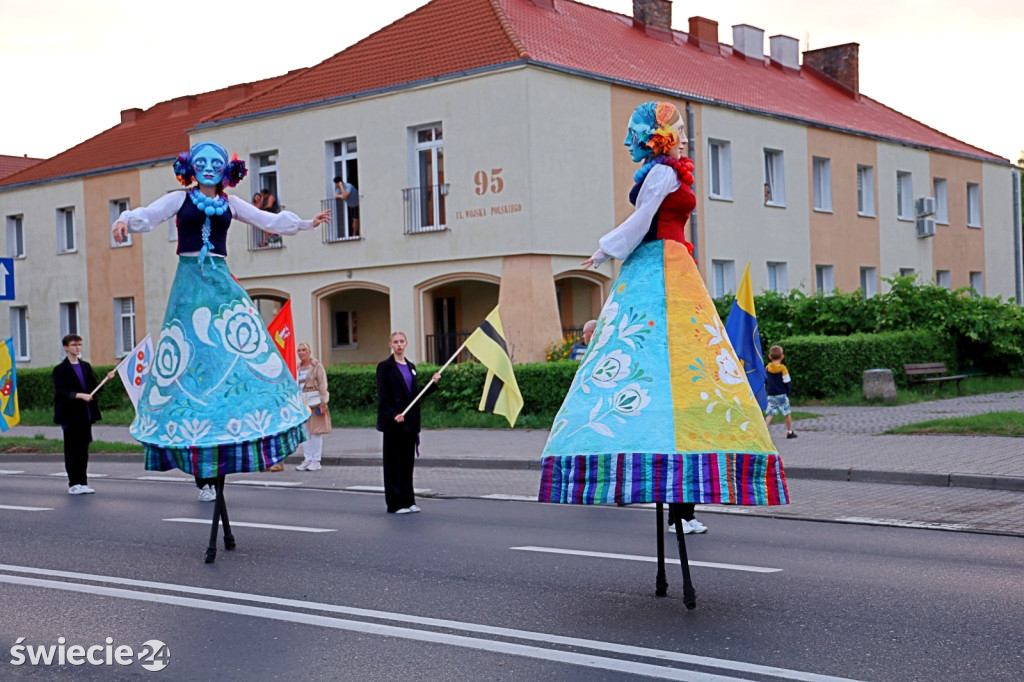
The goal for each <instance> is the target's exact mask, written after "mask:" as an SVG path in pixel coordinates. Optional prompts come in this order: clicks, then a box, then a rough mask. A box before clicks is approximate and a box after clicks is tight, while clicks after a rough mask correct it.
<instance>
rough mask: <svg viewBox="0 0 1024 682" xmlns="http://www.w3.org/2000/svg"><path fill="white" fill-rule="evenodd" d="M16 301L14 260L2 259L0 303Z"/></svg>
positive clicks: (0, 268)
mask: <svg viewBox="0 0 1024 682" xmlns="http://www.w3.org/2000/svg"><path fill="white" fill-rule="evenodd" d="M13 300H14V259H13V258H0V301H13Z"/></svg>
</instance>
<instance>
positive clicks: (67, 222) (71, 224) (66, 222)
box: [57, 206, 77, 253]
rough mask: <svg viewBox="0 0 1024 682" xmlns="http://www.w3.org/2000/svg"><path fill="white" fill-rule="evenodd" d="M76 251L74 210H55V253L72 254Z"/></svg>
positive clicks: (71, 208)
mask: <svg viewBox="0 0 1024 682" xmlns="http://www.w3.org/2000/svg"><path fill="white" fill-rule="evenodd" d="M76 249H77V244H76V241H75V209H74V207H73V206H72V207H68V208H58V209H57V253H73V252H74V251H75V250H76Z"/></svg>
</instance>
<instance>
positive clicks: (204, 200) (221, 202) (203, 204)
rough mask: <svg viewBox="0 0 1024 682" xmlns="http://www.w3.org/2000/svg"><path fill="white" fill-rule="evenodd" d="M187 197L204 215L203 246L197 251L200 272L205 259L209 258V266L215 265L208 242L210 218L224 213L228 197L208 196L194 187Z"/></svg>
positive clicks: (210, 244)
mask: <svg viewBox="0 0 1024 682" xmlns="http://www.w3.org/2000/svg"><path fill="white" fill-rule="evenodd" d="M188 198H189V199H191V200H192V204H193V205H194V206H195V207H196V208H197V209H199V211H200V212H201V213H203V214H204V215H205V216H206V220H205V221H204V222H203V232H202V236H203V248H202V249H200V251H199V272H202V271H203V262H204V261H205V260H207V259H209V261H210V266H211V267H214V268H215V267H217V262H216V261H215V260H214V259H213V257H212V256H210V251H211V250H212V249H213V244H212V243H210V218H211V216H215V215H224V212H225V211H227V210H228V199H227V197H226V196H224V195H223V194H218V195H217V196H215V197H208V196H206V195H205V194H203V193H202V192H200V191H199V190H198V189H195V188H193V189H192V190H190V191H189V193H188Z"/></svg>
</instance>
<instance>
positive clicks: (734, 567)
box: [509, 547, 782, 573]
mask: <svg viewBox="0 0 1024 682" xmlns="http://www.w3.org/2000/svg"><path fill="white" fill-rule="evenodd" d="M509 549H516V550H521V551H524V552H543V553H545V554H570V555H573V556H586V557H595V558H598V559H625V560H627V561H646V562H649V563H657V561H658V557H653V556H638V555H636V554H610V553H608V552H587V551H585V550H581V549H558V548H556V547H509ZM665 563H666V564H677V565H678V564H679V559H669V558H667V557H666V558H665ZM690 565H691V566H702V567H704V568H724V569H727V570H730V571H746V572H748V573H779V572H781V571H782V569H781V568H765V567H763V566H744V565H742V564H716V563H713V562H710V561H691V562H690Z"/></svg>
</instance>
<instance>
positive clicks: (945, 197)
mask: <svg viewBox="0 0 1024 682" xmlns="http://www.w3.org/2000/svg"><path fill="white" fill-rule="evenodd" d="M932 194H934V195H935V222H937V223H939V224H940V225H949V190H948V185H947V184H946V179H945V178H935V179H934V180H932Z"/></svg>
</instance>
